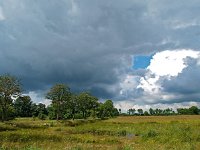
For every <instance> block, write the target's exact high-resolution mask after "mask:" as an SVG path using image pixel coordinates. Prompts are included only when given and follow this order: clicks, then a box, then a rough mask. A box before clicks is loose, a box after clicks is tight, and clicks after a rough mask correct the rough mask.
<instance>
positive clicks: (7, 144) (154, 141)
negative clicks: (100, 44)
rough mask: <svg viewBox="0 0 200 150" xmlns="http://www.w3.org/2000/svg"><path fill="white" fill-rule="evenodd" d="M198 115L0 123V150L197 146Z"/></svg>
mask: <svg viewBox="0 0 200 150" xmlns="http://www.w3.org/2000/svg"><path fill="white" fill-rule="evenodd" d="M199 130H200V116H199V115H198V116H197V115H193V116H184V115H182V116H121V117H117V118H113V119H108V120H98V119H97V120H94V119H91V120H90V119H87V120H84V119H80V120H78V119H77V120H65V121H55V120H38V119H33V118H23V119H21V118H19V119H15V120H12V121H6V122H4V123H0V147H1V148H0V149H2V150H4V149H16V150H17V149H19V150H21V149H24V150H43V149H45V150H48V149H49V150H54V149H55V150H56V149H69V150H82V149H83V150H84V149H103V150H104V149H105V150H106V149H109V150H112V149H113V150H117V149H119V150H121V149H122V150H123V149H124V150H132V149H137V150H145V149H148V150H154V149H160V150H168V149H186V150H187V149H188V150H190V149H194V150H195V149H198V148H199V147H200V132H199Z"/></svg>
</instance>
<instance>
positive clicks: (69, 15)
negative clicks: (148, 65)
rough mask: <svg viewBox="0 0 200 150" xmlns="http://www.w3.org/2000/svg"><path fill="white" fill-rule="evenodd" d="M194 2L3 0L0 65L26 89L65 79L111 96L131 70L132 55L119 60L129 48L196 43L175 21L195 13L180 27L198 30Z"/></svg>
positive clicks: (78, 88) (0, 69) (145, 51)
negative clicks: (190, 23) (127, 59)
mask: <svg viewBox="0 0 200 150" xmlns="http://www.w3.org/2000/svg"><path fill="white" fill-rule="evenodd" d="M180 3H181V5H182V6H181V7H180V6H179V4H180ZM188 4H189V5H188ZM193 4H194V5H193ZM197 4H199V2H198V1H194V3H192V2H187V1H184V2H183V1H176V2H174V1H173V5H170V3H169V2H168V1H162V2H161V1H146V0H145V1H140V0H125V1H124V0H109V1H107V0H59V1H56V0H34V1H32V0H15V1H14V0H5V1H0V8H1V9H0V10H1V11H0V13H1V14H0V16H1V17H0V73H1V74H4V73H11V74H14V75H17V76H18V77H19V78H21V79H22V82H23V85H24V88H25V89H26V90H27V91H34V90H46V89H47V88H48V87H49V86H51V85H52V84H54V83H57V82H63V83H67V84H69V86H70V87H72V89H73V90H74V91H82V90H84V89H86V90H91V91H92V92H93V93H94V94H95V95H98V96H99V97H103V98H107V97H109V98H111V97H115V96H114V95H115V94H117V93H118V92H119V88H112V86H115V85H118V84H119V82H121V80H122V79H121V78H122V77H123V76H124V75H125V74H127V73H130V72H131V71H130V70H129V71H127V68H128V67H131V61H124V60H126V58H128V57H129V56H131V55H135V54H149V55H151V54H152V53H154V52H156V50H160V49H166V48H175V47H181V46H182V45H181V44H183V43H185V45H186V46H188V47H189V46H190V47H193V44H192V43H194V47H195V48H196V47H199V44H198V42H197V40H196V42H195V40H194V41H192V40H191V39H189V38H188V37H187V35H186V33H185V32H184V29H183V28H182V29H180V28H177V29H174V27H177V26H178V25H179V26H180V25H182V26H184V24H185V23H186V24H187V22H188V21H193V22H194V23H196V24H197V25H196V26H197V27H196V28H195V29H193V28H191V27H190V25H189V24H188V25H187V26H186V27H185V28H187V32H188V33H189V31H190V30H189V29H191V30H192V31H194V33H197V34H198V33H199V32H197V31H198V23H200V22H199V17H198V16H197V15H196V14H198V12H199V10H200V9H199V10H198V9H197V8H196V9H195V11H194V12H193V10H194V7H197V6H198V5H197ZM182 7H184V9H182ZM188 12H189V14H188ZM186 14H187V15H186ZM2 16H3V17H2ZM190 16H192V18H191V17H190ZM177 20H178V22H177ZM195 21H196V22H195ZM192 33H193V32H192ZM194 38H195V37H194ZM142 72H143V71H141V72H140V73H139V72H137V73H138V74H143V73H142Z"/></svg>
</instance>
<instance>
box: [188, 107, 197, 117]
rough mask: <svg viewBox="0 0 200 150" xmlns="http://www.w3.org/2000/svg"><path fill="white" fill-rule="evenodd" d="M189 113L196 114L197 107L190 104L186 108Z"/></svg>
mask: <svg viewBox="0 0 200 150" xmlns="http://www.w3.org/2000/svg"><path fill="white" fill-rule="evenodd" d="M188 111H189V113H190V114H191V115H198V114H199V109H198V107H197V106H192V107H190V108H189V109H188Z"/></svg>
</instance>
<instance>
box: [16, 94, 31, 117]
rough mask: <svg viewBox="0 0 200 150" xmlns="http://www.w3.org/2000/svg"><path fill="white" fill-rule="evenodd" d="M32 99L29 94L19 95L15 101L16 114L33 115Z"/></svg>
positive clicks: (21, 115) (22, 115) (20, 115)
mask: <svg viewBox="0 0 200 150" xmlns="http://www.w3.org/2000/svg"><path fill="white" fill-rule="evenodd" d="M31 106H32V101H31V98H30V97H29V96H19V97H18V98H17V99H16V100H15V101H14V108H15V112H16V115H17V116H19V117H31V116H32V110H31Z"/></svg>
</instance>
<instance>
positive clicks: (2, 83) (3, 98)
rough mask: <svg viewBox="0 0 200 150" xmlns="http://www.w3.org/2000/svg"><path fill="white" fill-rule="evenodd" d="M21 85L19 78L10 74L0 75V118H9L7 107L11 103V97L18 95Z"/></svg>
mask: <svg viewBox="0 0 200 150" xmlns="http://www.w3.org/2000/svg"><path fill="white" fill-rule="evenodd" d="M20 93H21V85H20V82H19V80H18V79H17V78H16V77H14V76H11V75H1V76H0V110H1V120H2V121H5V120H8V119H9V109H10V107H12V104H13V97H17V96H19V94H20Z"/></svg>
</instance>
